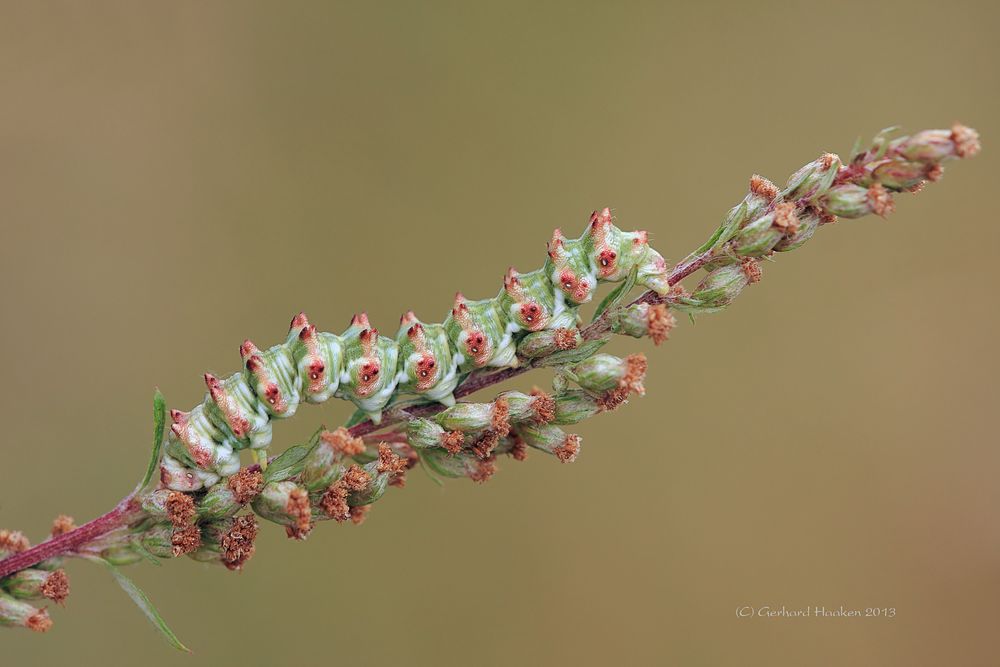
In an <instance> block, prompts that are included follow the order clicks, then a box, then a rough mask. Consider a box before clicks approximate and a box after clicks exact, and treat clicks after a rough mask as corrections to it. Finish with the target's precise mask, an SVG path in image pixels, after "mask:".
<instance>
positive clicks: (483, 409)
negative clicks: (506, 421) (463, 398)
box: [434, 403, 493, 431]
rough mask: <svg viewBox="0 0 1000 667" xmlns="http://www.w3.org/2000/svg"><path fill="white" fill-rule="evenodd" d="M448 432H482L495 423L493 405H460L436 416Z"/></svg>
mask: <svg viewBox="0 0 1000 667" xmlns="http://www.w3.org/2000/svg"><path fill="white" fill-rule="evenodd" d="M434 421H436V422H437V423H438V425H439V426H441V427H442V428H444V429H445V430H448V431H480V430H482V429H485V428H489V426H490V424H491V423H492V421H493V404H492V403H458V404H456V405H454V406H452V407H450V408H448V409H446V410H443V411H442V412H439V413H438V414H437V415H435V416H434Z"/></svg>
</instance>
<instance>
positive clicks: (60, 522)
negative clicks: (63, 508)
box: [52, 514, 76, 537]
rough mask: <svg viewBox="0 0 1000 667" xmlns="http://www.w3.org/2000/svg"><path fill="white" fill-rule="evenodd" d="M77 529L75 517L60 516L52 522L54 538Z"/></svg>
mask: <svg viewBox="0 0 1000 667" xmlns="http://www.w3.org/2000/svg"><path fill="white" fill-rule="evenodd" d="M75 528H76V526H75V525H74V524H73V517H71V516H66V515H65V514H60V515H59V516H57V517H56V518H55V519H53V520H52V537H59V536H60V535H65V534H66V533H68V532H70V531H71V530H73V529H75Z"/></svg>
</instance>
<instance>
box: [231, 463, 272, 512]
mask: <svg viewBox="0 0 1000 667" xmlns="http://www.w3.org/2000/svg"><path fill="white" fill-rule="evenodd" d="M228 485H229V490H230V491H232V492H233V498H234V499H235V500H236V502H238V503H239V504H241V505H246V504H247V503H248V502H250V501H251V500H253V499H254V498H255V497H256V496H257V494H258V493H260V490H261V489H262V488H264V475H263V473H261V471H260V470H250V469H248V468H240V470H239V472H237V473H236V474H235V475H233V476H232V477H230V478H229V482H228Z"/></svg>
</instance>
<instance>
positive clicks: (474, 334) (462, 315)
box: [451, 292, 493, 366]
mask: <svg viewBox="0 0 1000 667" xmlns="http://www.w3.org/2000/svg"><path fill="white" fill-rule="evenodd" d="M451 316H452V317H453V318H454V319H455V322H457V323H458V325H459V326H460V327H462V335H461V336H460V337H459V342H460V343H461V346H462V350H461V352H462V353H463V354H465V355H466V356H468V357H471V358H472V359H473V360H474V361H475V364H476V366H485V365H486V364H487V363H488V362H489V360H490V357H491V356H492V355H493V349H492V348H493V346H492V345H491V344H490V340H489V338H488V337H487V336H486V334H485V333H484V332H483V330H482V329H481V328H480V327H478V326H477V325H476V323H475V321H474V319H473V317H472V313H471V312H470V311H469V306H468V305H467V304H466V302H465V297H464V296H462V293H461V292H459V293H458V294H456V295H455V306H454V307H453V308H452V309H451Z"/></svg>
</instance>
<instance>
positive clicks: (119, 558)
mask: <svg viewBox="0 0 1000 667" xmlns="http://www.w3.org/2000/svg"><path fill="white" fill-rule="evenodd" d="M100 557H101V558H102V559H103V560H106V561H108V562H109V563H111V564H112V565H118V566H122V565H132V564H134V563H138V562H139V561H141V560H142V555H140V554H139V552H137V551H136V550H135V549H133V548H132V546H131V545H122V544H119V545H114V546H110V547H107V548H105V549H102V550H101V552H100Z"/></svg>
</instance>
